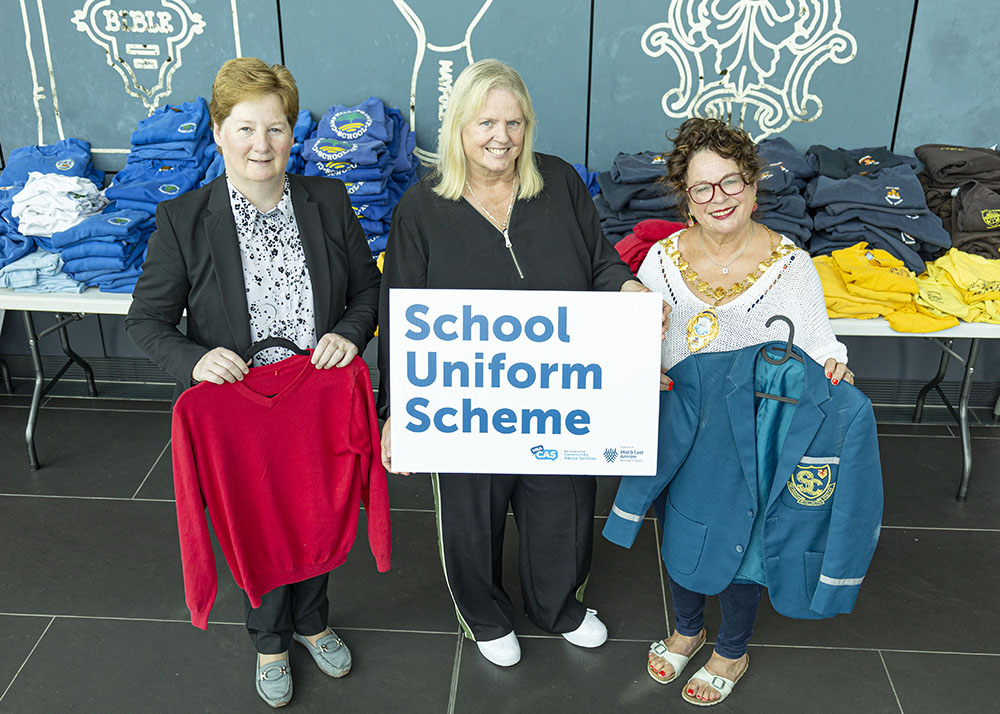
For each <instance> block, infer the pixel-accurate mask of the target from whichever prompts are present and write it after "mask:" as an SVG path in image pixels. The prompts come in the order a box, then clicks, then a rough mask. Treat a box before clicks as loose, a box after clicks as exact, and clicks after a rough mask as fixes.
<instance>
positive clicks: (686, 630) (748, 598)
mask: <svg viewBox="0 0 1000 714" xmlns="http://www.w3.org/2000/svg"><path fill="white" fill-rule="evenodd" d="M668 577H669V574H668ZM669 580H670V593H671V595H673V598H674V613H675V618H674V629H676V630H677V632H679V633H680V634H682V635H684V636H685V637H696V636H697V635H698V634H699V633H700V632H701V630H702V628H703V627H704V626H705V596H704V595H702V594H701V593H696V592H692V591H690V590H688V589H687V588H685V587H683V586H681V585H678V584H677V583H676V582H674V579H673V578H669ZM761 592H762V587H761V586H760V585H758V584H756V583H735V582H733V583H729V586H728V587H727V588H726V589H725V590H723V591H722V592H721V593H719V605H720V606H721V607H722V626H721V627H720V628H719V636H718V637H717V638H716V640H715V651H716V653H717V654H718V655H719V656H720V657H725V658H727V659H739V658H740V657H742V656H743V654H744V653H745V652H746V651H747V644H748V643H749V642H750V636H751V635H753V621H754V619H755V618H756V617H757V608H758V607H759V606H760V595H761Z"/></svg>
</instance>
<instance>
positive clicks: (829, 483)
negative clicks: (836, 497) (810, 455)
mask: <svg viewBox="0 0 1000 714" xmlns="http://www.w3.org/2000/svg"><path fill="white" fill-rule="evenodd" d="M836 487H837V482H836V481H834V480H833V469H831V468H830V464H799V465H798V466H796V467H795V473H794V474H792V477H791V478H790V479H788V492H789V493H790V494H792V498H794V499H795V501H796V502H797V503H798V504H799V505H801V506H822V505H823V504H824V503H826V501H827V499H829V498H830V496H832V495H833V491H834V489H835V488H836Z"/></svg>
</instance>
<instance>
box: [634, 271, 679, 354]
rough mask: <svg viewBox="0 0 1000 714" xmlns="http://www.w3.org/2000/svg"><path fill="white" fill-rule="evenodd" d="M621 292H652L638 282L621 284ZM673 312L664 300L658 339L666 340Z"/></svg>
mask: <svg viewBox="0 0 1000 714" xmlns="http://www.w3.org/2000/svg"><path fill="white" fill-rule="evenodd" d="M621 291H622V292H623V293H649V292H652V290H650V289H649V288H647V287H646V286H645V285H643V284H642V283H640V282H639V281H638V280H626V281H625V282H624V283H622V287H621ZM671 310H673V307H671V305H670V303H668V302H667V301H666V300H664V301H663V312H662V314H661V317H660V323H661V325H662V327H661V328H660V339H661V340H665V339H667V328H668V327H670V311H671Z"/></svg>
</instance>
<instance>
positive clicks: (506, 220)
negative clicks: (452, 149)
mask: <svg viewBox="0 0 1000 714" xmlns="http://www.w3.org/2000/svg"><path fill="white" fill-rule="evenodd" d="M465 187H466V188H467V189H469V195H470V196H472V200H473V201H475V202H476V205H477V206H479V208H480V209H481V210H482V212H483V213H485V214H486V216H487V217H488V218H489V219H490V221H491V222H492V223H493V225H495V226H496V227H497V229H498V230H499V231H500V232H501V233H503V235H504V238H507V226H508V225H509V224H510V214H511V213H512V212H513V210H514V196H515V194H516V193H517V179H514V183H513V184H512V185H511V187H510V203H509V204H507V217H506V218H504V221H503V223H501V222H500V221H498V220H497V219H496V218H494V217H493V214H492V213H490V212H489V211H487V210H486V206H484V205H483V203H482V201H480V200H479V196H477V195H476V192H475V191H473V190H472V184H470V183H469V180H468V179H466V180H465Z"/></svg>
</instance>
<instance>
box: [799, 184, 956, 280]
mask: <svg viewBox="0 0 1000 714" xmlns="http://www.w3.org/2000/svg"><path fill="white" fill-rule="evenodd" d="M805 197H806V203H807V204H808V205H809V207H810V208H812V209H813V210H814V211H815V213H814V216H813V225H814V227H815V230H814V231H813V236H812V239H811V240H810V242H809V252H810V253H811V254H813V255H829V254H830V253H832V252H833V251H835V250H838V249H840V248H844V247H847V246H852V245H854V244H856V243H859V242H867V243H870V244H872V245H873V246H874V247H876V248H880V249H882V250H886V251H888V252H890V253H892V254H893V255H895V256H896V257H897V258H899V259H901V260H902V261H903V262H904V263H905V264H906V267H908V268H909V269H910V270H913V271H914V272H916V273H922V272H923V271H924V260H925V259H927V258H930V257H931V256H933V255H934V254H936V253H938V252H940V251H941V250H942V249H947V248H949V247H951V238H950V236H949V235H948V231H946V230H945V229H944V228H943V227H942V226H941V219H940V218H938V217H937V216H936V215H934V214H933V213H931V212H930V210H929V209H928V208H927V203H926V201H925V200H924V192H923V188H922V187H921V185H920V181H918V180H917V177H916V174H915V173H914V171H913V169H912V167H911V166H909V165H907V164H901V165H898V166H895V167H890V168H883V169H880V170H878V171H877V172H875V173H871V174H867V175H861V174H856V175H853V176H849V177H847V178H831V177H829V176H818V177H816V179H814V180H813V181H812V182H810V184H809V186H807V187H806V192H805Z"/></svg>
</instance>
